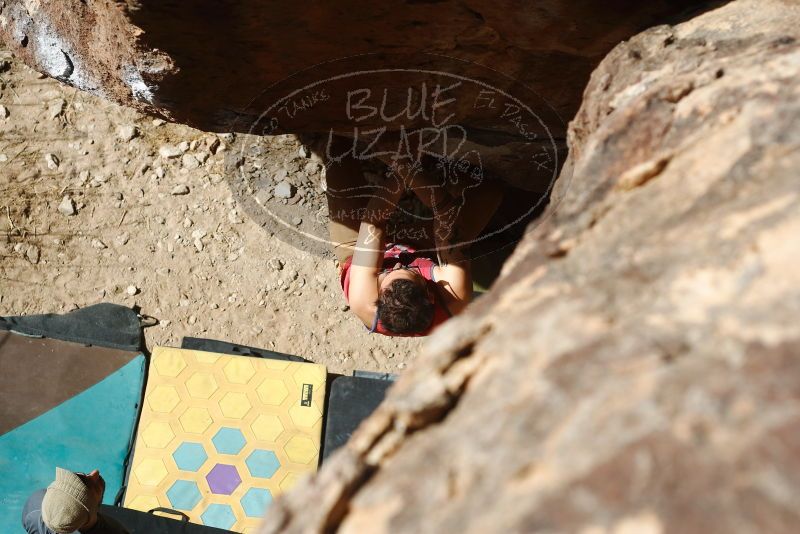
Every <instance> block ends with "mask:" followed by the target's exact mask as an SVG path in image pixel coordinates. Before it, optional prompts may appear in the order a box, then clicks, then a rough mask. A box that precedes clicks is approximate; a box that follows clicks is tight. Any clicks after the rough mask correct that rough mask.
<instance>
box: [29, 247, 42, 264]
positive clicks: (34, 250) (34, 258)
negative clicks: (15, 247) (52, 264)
mask: <svg viewBox="0 0 800 534" xmlns="http://www.w3.org/2000/svg"><path fill="white" fill-rule="evenodd" d="M25 257H26V258H28V261H29V262H31V263H33V264H34V265H36V264H37V263H39V258H40V257H41V251H40V250H39V247H37V246H36V245H30V246H29V247H28V250H26V251H25Z"/></svg>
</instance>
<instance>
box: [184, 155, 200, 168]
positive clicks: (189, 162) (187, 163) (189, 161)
mask: <svg viewBox="0 0 800 534" xmlns="http://www.w3.org/2000/svg"><path fill="white" fill-rule="evenodd" d="M181 165H182V166H183V168H184V169H189V170H192V169H196V168H198V167H199V166H200V162H199V161H197V158H196V157H194V155H193V154H184V155H183V157H182V158H181Z"/></svg>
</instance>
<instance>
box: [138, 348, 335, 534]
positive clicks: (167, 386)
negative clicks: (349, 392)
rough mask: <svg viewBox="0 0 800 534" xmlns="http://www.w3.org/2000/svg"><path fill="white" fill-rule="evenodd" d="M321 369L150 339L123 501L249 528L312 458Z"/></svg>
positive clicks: (313, 465)
mask: <svg viewBox="0 0 800 534" xmlns="http://www.w3.org/2000/svg"><path fill="white" fill-rule="evenodd" d="M325 379H326V369H325V367H324V366H322V365H317V364H313V363H297V362H287V361H280V360H269V359H262V358H250V357H245V356H228V355H223V354H216V353H210V352H201V351H194V350H188V349H176V348H168V347H156V348H155V350H153V354H152V357H151V360H150V367H149V375H148V379H147V390H146V392H145V402H144V406H143V407H142V416H141V420H140V423H139V429H138V432H137V436H136V446H135V451H134V456H133V464H132V466H133V467H132V469H131V474H130V477H129V481H128V489H127V492H126V494H125V501H124V505H125V506H126V507H127V508H134V509H137V510H143V511H149V510H152V509H153V508H157V507H165V508H171V509H173V510H178V511H180V512H182V513H184V514H186V515H187V516H189V520H190V521H192V522H194V523H199V524H204V525H209V526H215V527H219V528H226V529H230V530H233V531H236V532H254V531H255V527H256V526H257V525H258V524H259V522H260V520H261V517H262V516H263V515H264V513H265V511H266V509H267V508H268V506H269V504H270V503H271V502H272V499H273V497H274V496H277V495H278V494H280V493H282V492H284V491H286V490H288V489H289V488H290V487H291V486H292V485H293V484H294V483H295V482H296V481H297V479H298V478H299V477H300V476H301V475H303V474H305V473H310V472H314V471H316V469H317V464H318V462H319V446H320V434H321V429H322V414H323V408H324V401H325Z"/></svg>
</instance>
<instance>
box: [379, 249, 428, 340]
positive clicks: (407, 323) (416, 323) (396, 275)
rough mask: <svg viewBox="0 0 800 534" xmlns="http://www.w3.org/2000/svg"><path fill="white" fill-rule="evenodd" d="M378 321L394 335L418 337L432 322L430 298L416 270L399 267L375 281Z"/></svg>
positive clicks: (396, 266)
mask: <svg viewBox="0 0 800 534" xmlns="http://www.w3.org/2000/svg"><path fill="white" fill-rule="evenodd" d="M378 283H379V284H380V290H379V291H380V292H379V294H378V301H377V302H376V303H375V304H376V305H377V307H378V319H380V321H381V323H382V324H383V326H384V327H385V328H386V329H387V330H390V331H392V332H394V333H396V334H418V333H421V332H424V331H425V330H427V329H428V327H429V326H430V325H431V322H432V321H433V298H432V295H431V294H430V291H428V285H427V282H426V280H425V278H423V277H422V275H421V274H420V272H419V270H418V269H413V268H408V267H405V266H403V265H401V264H399V263H398V264H397V265H395V267H394V268H393V269H390V270H388V271H384V272H382V273H381V274H380V276H379V278H378Z"/></svg>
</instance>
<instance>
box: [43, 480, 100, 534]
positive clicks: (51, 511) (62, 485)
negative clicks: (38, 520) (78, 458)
mask: <svg viewBox="0 0 800 534" xmlns="http://www.w3.org/2000/svg"><path fill="white" fill-rule="evenodd" d="M96 507H97V506H96V505H95V504H93V503H92V502H91V499H90V498H89V488H87V487H86V484H84V483H83V480H81V478H80V477H79V476H78V475H76V474H75V473H73V472H72V471H67V470H66V469H61V468H60V467H56V479H55V480H54V481H53V483H52V484H50V485H49V486H47V492H46V493H45V494H44V499H42V519H43V520H44V524H45V525H47V527H48V528H49V529H50V530H52V531H54V532H57V533H58V534H71V533H72V532H75V531H76V530H78V529H79V528H81V527H82V526H84V525H85V524H86V523H88V522H89V518H90V517H91V516H92V513H93V512H96V511H97V510H96ZM92 508H95V509H94V510H93V509H92Z"/></svg>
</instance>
